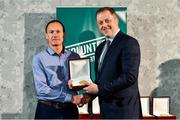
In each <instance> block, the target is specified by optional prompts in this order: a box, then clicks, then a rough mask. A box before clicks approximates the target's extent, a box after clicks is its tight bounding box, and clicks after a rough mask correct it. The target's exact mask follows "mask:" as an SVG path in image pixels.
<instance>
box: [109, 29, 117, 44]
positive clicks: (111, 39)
mask: <svg viewBox="0 0 180 120" xmlns="http://www.w3.org/2000/svg"><path fill="white" fill-rule="evenodd" d="M119 31H120V29H118V30H117V31H116V32H115V34H114V36H113V38H106V39H108V40H110V41H111V43H112V41H113V39H114V37H115V36H116V35H117V34H118V32H119Z"/></svg>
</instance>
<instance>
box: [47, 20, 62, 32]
mask: <svg viewBox="0 0 180 120" xmlns="http://www.w3.org/2000/svg"><path fill="white" fill-rule="evenodd" d="M55 22H57V23H59V24H61V26H62V27H63V32H64V33H65V27H64V25H63V23H62V22H61V21H59V20H51V21H49V22H48V23H47V25H46V27H45V32H46V33H47V28H48V26H49V24H51V23H55Z"/></svg>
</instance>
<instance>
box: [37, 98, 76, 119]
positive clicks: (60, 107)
mask: <svg viewBox="0 0 180 120" xmlns="http://www.w3.org/2000/svg"><path fill="white" fill-rule="evenodd" d="M78 115H79V114H78V108H77V106H76V105H75V104H72V103H56V102H50V101H38V104H37V108H36V113H35V119H78Z"/></svg>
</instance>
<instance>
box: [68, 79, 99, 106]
mask: <svg viewBox="0 0 180 120" xmlns="http://www.w3.org/2000/svg"><path fill="white" fill-rule="evenodd" d="M72 81H73V80H69V81H68V87H69V89H72V88H73V86H72ZM83 84H84V85H85V87H84V88H82V90H85V91H86V94H81V95H73V96H72V100H71V101H72V103H74V104H76V105H78V106H79V107H82V106H83V105H84V104H86V103H88V102H89V101H90V100H91V94H98V92H99V90H98V87H97V85H96V84H95V83H89V82H83Z"/></svg>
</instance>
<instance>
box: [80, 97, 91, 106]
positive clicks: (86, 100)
mask: <svg viewBox="0 0 180 120" xmlns="http://www.w3.org/2000/svg"><path fill="white" fill-rule="evenodd" d="M90 100H91V96H90V95H88V94H83V98H82V99H81V102H80V103H79V104H78V106H79V107H82V106H83V105H84V104H86V103H88V102H89V101H90Z"/></svg>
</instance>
